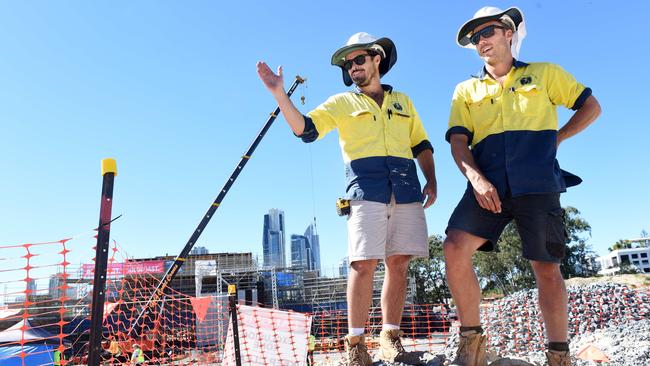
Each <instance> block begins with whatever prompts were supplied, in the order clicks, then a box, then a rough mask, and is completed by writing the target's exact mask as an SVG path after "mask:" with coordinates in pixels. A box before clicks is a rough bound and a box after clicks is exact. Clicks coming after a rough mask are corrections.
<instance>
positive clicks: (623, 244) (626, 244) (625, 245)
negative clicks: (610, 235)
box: [609, 239, 632, 252]
mask: <svg viewBox="0 0 650 366" xmlns="http://www.w3.org/2000/svg"><path fill="white" fill-rule="evenodd" d="M630 248H632V242H631V241H629V240H624V239H621V240H619V241H617V242H616V243H614V245H612V246H611V247H609V251H610V252H611V251H613V250H619V249H630Z"/></svg>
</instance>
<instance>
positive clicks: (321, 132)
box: [303, 97, 338, 141]
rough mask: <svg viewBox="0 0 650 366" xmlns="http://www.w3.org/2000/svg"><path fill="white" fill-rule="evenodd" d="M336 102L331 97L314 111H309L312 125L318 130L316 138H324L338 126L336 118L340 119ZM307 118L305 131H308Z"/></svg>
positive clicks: (308, 114)
mask: <svg viewBox="0 0 650 366" xmlns="http://www.w3.org/2000/svg"><path fill="white" fill-rule="evenodd" d="M335 103H336V102H335V100H334V98H333V97H330V98H329V99H327V100H326V101H325V102H323V103H322V104H321V105H319V106H318V107H316V108H315V109H314V110H313V111H311V112H309V113H307V118H308V119H310V120H311V125H312V126H313V128H314V129H315V130H316V137H315V138H314V140H315V139H322V138H323V137H324V136H325V135H327V134H328V133H329V132H330V131H332V130H333V129H335V128H336V127H337V125H336V120H337V119H338V116H337V113H336V108H335ZM307 118H305V132H307V123H308V122H307ZM303 135H304V133H303ZM314 140H312V141H314Z"/></svg>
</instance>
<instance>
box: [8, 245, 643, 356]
mask: <svg viewBox="0 0 650 366" xmlns="http://www.w3.org/2000/svg"><path fill="white" fill-rule="evenodd" d="M95 243H96V239H95V238H93V237H92V235H87V236H86V237H75V238H72V239H64V240H60V241H53V242H46V243H34V244H20V245H10V246H0V264H1V266H0V268H2V269H0V288H2V289H3V290H4V291H3V296H2V305H1V306H0V364H1V365H3V366H4V365H20V366H23V365H30V366H31V365H54V364H56V362H57V361H56V359H57V357H58V355H57V353H60V355H61V361H60V363H59V364H61V365H81V364H85V363H86V361H87V357H88V344H87V342H88V339H89V332H90V330H89V326H90V319H89V316H90V313H91V309H90V306H91V303H92V301H91V300H92V299H91V296H92V281H93V269H94V263H93V262H94V259H93V258H94V254H95V251H94V245H95ZM161 258H165V259H148V260H129V259H128V257H127V255H126V254H125V253H124V251H123V250H122V248H121V247H120V246H118V245H117V244H116V243H115V242H113V244H112V245H111V252H110V258H109V263H108V271H107V284H106V292H105V294H106V302H105V304H104V317H103V326H102V329H101V332H102V350H103V351H102V355H101V356H102V357H101V358H102V363H103V364H105V365H107V364H128V363H129V362H130V361H131V358H132V357H133V354H134V352H136V351H135V345H137V346H138V347H139V348H140V349H141V350H142V357H143V359H144V360H145V362H146V363H147V364H163V365H170V364H183V365H188V364H193V365H206V364H234V359H235V358H236V357H237V356H236V354H235V346H234V339H235V337H234V332H233V327H232V323H231V319H230V310H229V299H228V297H227V296H226V295H225V294H222V292H225V291H223V288H224V287H226V286H227V285H228V283H223V284H221V283H217V284H216V285H215V284H213V285H212V286H213V287H212V288H211V289H212V290H211V291H213V292H212V293H209V294H208V295H202V296H193V295H195V293H194V294H193V293H192V292H193V290H194V286H190V287H191V288H192V291H188V290H187V288H190V287H187V288H185V287H183V286H177V287H173V286H170V287H169V288H167V289H166V290H165V291H164V293H162V294H160V296H158V298H159V300H157V301H155V302H153V303H151V304H150V306H149V307H148V308H147V309H145V305H146V304H148V303H149V299H151V298H152V297H153V295H154V294H155V292H156V288H157V286H158V284H159V282H160V279H161V278H162V276H163V275H164V273H165V270H166V269H167V268H169V265H170V263H169V262H170V261H169V260H167V259H166V258H167V257H161ZM197 268H198V266H197ZM181 277H182V278H180V279H178V281H181V283H182V281H191V282H192V284H193V283H194V279H193V277H194V276H193V274H189V273H185V274H184V276H181ZM183 278H185V280H184V279H183ZM188 279H189V280H188ZM221 281H222V282H228V281H227V280H226V279H222V280H221ZM215 288H216V289H217V290H215ZM626 291H627V290H626ZM630 291H632V293H621V294H620V297H621V298H622V299H624V302H625V303H626V304H628V306H627V307H626V306H621V307H617V308H614V307H612V306H611V304H610V305H608V303H607V301H605V300H604V299H605V297H606V296H605V295H604V294H600V293H597V292H595V293H593V294H582V295H581V297H580V298H574V297H571V298H570V299H569V304H570V306H569V310H570V312H571V313H572V314H578V313H579V314H580V317H579V318H577V319H580V320H579V321H575V320H574V321H572V322H571V324H570V325H569V326H570V332H571V333H572V334H576V333H578V332H580V331H582V330H583V329H587V330H591V329H594V328H602V327H603V326H604V324H605V323H607V324H611V323H612V322H614V323H617V322H618V323H620V322H624V321H626V320H628V319H630V318H634V317H635V316H637V315H634V314H632V313H630V312H628V311H627V310H626V309H628V308H633V307H634V306H639V305H640V303H645V302H646V300H647V298H648V296H647V294H644V295H643V296H640V295H639V296H637V294H636V292H634V291H633V290H630ZM608 296H610V295H608ZM616 296H619V295H616ZM587 297H590V298H587ZM644 299H645V300H644ZM522 301H524V302H520V303H518V304H517V309H513V308H506V307H505V305H503V304H502V303H501V302H499V301H495V302H493V303H486V304H484V306H482V308H481V313H482V314H481V315H482V319H483V321H484V327H485V328H486V329H497V328H499V327H501V328H504V329H518V331H517V332H513V334H512V337H511V338H510V339H509V340H508V342H501V341H499V342H488V343H489V346H488V347H489V348H490V350H491V351H494V352H497V353H502V352H505V351H507V352H509V353H513V352H514V353H517V352H519V353H525V352H528V351H535V350H541V349H544V337H540V336H539V334H543V329H542V325H541V316H540V313H539V309H538V306H537V304H536V302H534V301H529V300H522ZM249 302H250V301H249ZM143 309H144V310H146V311H143ZM488 313H489V314H488ZM236 314H237V319H236V320H237V324H238V326H237V333H238V341H239V357H240V358H241V361H242V364H248V365H277V364H283V365H305V364H307V362H308V361H307V360H310V362H312V364H317V365H318V364H321V365H326V364H332V363H337V362H338V361H339V360H340V359H341V358H342V357H343V356H344V353H345V352H344V337H345V335H346V334H347V331H348V330H347V311H346V310H329V311H319V312H315V313H313V314H302V313H296V312H291V311H284V310H278V309H269V308H264V307H259V306H247V305H244V301H240V304H239V305H238V306H237V307H236ZM495 314H496V315H495ZM646 316H647V314H646ZM572 319H576V318H572ZM136 320H137V321H136ZM381 324H382V321H381V310H380V309H379V308H378V307H373V308H371V311H370V314H369V319H368V322H367V324H366V330H367V332H368V337H367V345H368V346H369V348H370V349H371V350H373V349H376V348H377V345H378V338H379V332H380V330H381ZM456 326H457V322H456V316H455V313H454V312H453V311H451V310H450V309H449V307H448V306H447V305H442V304H407V305H406V306H405V309H404V313H403V316H402V319H401V329H402V330H403V331H404V338H403V345H404V347H405V348H406V350H407V351H419V352H429V353H432V354H439V353H441V351H443V350H444V348H445V346H447V344H448V343H449V342H450V340H451V338H452V335H453V334H454V333H455V332H456V328H455V327H456ZM487 334H488V337H495V335H494V334H490V332H488V333H487ZM310 336H313V341H312V342H311V343H312V347H310V346H309V344H310ZM492 340H495V339H494V338H492ZM506 348H507V350H506Z"/></svg>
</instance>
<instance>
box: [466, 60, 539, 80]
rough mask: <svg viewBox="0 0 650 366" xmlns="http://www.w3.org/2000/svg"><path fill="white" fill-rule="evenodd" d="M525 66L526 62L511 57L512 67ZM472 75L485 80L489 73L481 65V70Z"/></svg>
mask: <svg viewBox="0 0 650 366" xmlns="http://www.w3.org/2000/svg"><path fill="white" fill-rule="evenodd" d="M526 66H528V64H527V63H525V62H523V61H519V60H517V59H513V62H512V67H514V68H515V69H518V68H520V67H526ZM472 77H473V78H477V79H479V80H485V79H486V78H488V77H490V74H488V72H487V70H486V69H485V66H483V67H482V68H481V70H480V71H479V72H478V73H477V74H476V75H472Z"/></svg>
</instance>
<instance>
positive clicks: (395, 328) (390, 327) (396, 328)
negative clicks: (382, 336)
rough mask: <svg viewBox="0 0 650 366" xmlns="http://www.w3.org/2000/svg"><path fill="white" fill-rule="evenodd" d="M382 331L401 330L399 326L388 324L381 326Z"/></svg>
mask: <svg viewBox="0 0 650 366" xmlns="http://www.w3.org/2000/svg"><path fill="white" fill-rule="evenodd" d="M381 330H399V325H395V324H388V323H386V324H384V325H382V326H381Z"/></svg>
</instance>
